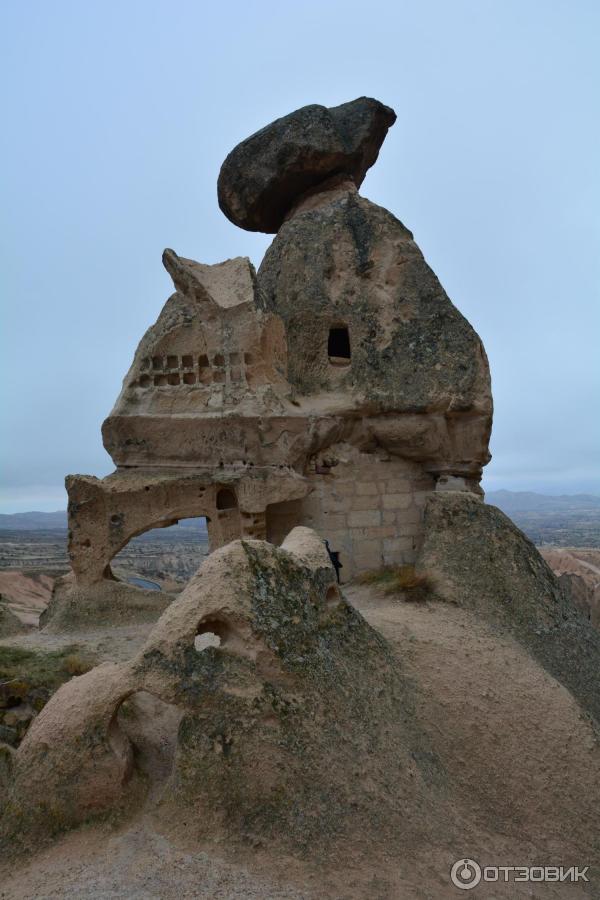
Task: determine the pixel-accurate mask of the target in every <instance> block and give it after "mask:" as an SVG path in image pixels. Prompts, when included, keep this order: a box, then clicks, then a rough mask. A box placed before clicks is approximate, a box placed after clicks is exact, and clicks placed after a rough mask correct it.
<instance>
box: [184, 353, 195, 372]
mask: <svg viewBox="0 0 600 900" xmlns="http://www.w3.org/2000/svg"><path fill="white" fill-rule="evenodd" d="M181 365H182V366H183V368H184V369H191V368H193V365H194V357H193V356H192V354H191V353H188V354H187V356H182V357H181Z"/></svg>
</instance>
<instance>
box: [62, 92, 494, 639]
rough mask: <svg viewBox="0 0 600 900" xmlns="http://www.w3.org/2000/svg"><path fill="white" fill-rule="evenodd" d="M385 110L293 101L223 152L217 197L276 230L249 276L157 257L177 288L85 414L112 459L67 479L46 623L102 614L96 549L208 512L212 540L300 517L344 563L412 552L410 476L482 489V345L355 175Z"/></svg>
mask: <svg viewBox="0 0 600 900" xmlns="http://www.w3.org/2000/svg"><path fill="white" fill-rule="evenodd" d="M394 120H395V114H394V112H393V111H392V110H391V109H389V108H388V107H386V106H384V105H383V104H381V103H379V102H378V101H376V100H372V99H369V98H364V97H362V98H359V99H358V100H354V101H352V102H350V103H345V104H342V105H341V106H338V107H333V108H331V109H327V108H326V107H323V106H308V107H304V108H302V109H300V110H297V111H296V112H293V113H291V114H290V115H289V116H286V117H284V118H283V119H280V120H278V121H277V122H274V123H272V124H271V125H268V126H267V127H266V128H263V129H262V130H261V131H259V132H257V133H256V134H255V135H252V136H251V137H250V138H248V139H247V140H245V141H243V142H242V143H241V144H240V145H239V146H238V147H236V148H235V149H234V150H233V151H232V152H231V153H230V154H229V156H228V157H227V159H226V161H225V163H224V164H223V168H222V170H221V174H220V177H219V199H220V203H221V206H222V208H223V209H224V211H225V212H226V214H227V215H229V217H230V218H231V219H232V220H233V221H235V222H238V223H239V224H241V225H242V226H243V227H246V228H251V229H252V228H264V229H265V230H267V231H268V230H277V229H278V233H277V235H276V237H275V239H274V240H273V243H272V245H271V247H270V248H269V250H268V251H267V253H266V255H265V258H264V260H263V262H262V265H261V266H260V269H259V272H258V274H257V273H256V272H255V271H254V268H253V266H252V265H251V264H250V262H249V260H247V259H241V258H235V259H230V260H227V261H225V262H222V263H218V264H216V265H203V264H201V263H198V262H195V261H194V260H191V259H186V258H184V257H180V256H178V255H177V254H176V253H175V252H174V251H173V250H166V251H165V253H164V255H163V262H164V265H165V267H166V269H167V271H168V272H169V274H170V275H171V277H172V279H173V283H174V286H175V292H174V293H173V294H172V295H171V297H169V299H168V300H167V302H166V304H165V306H164V308H163V310H162V312H161V313H160V315H159V317H158V320H157V321H156V323H155V324H154V325H152V326H151V327H150V328H149V329H148V330H147V332H146V334H145V335H144V337H143V338H142V340H141V342H140V344H139V346H138V348H137V351H136V353H135V357H134V359H133V363H132V365H131V367H130V369H129V372H128V373H127V375H126V377H125V380H124V383H123V389H122V391H121V393H120V395H119V397H118V399H117V402H116V404H115V406H114V408H113V410H112V412H111V414H110V415H109V416H108V418H107V419H106V421H105V422H104V425H103V428H102V436H103V441H104V446H105V448H106V450H107V451H108V452H109V454H110V455H111V457H112V459H113V462H114V463H115V465H116V466H117V469H116V471H115V472H114V473H113V474H111V475H109V476H107V477H106V478H104V479H101V480H100V479H92V478H90V477H88V476H84V475H77V476H70V477H69V478H68V479H67V490H68V493H69V501H70V502H69V555H70V558H71V564H72V569H73V573H74V576H75V579H74V581H73V580H70V581H68V580H67V581H64V582H63V583H62V585H59V589H58V590H57V592H56V593H55V597H54V600H53V603H52V604H51V606H50V609H49V610H48V614H47V617H46V619H47V620H48V621H49V620H50V619H52V618H54V617H56V616H59V617H63V618H64V615H67V616H68V617H69V618H73V619H75V618H81V620H82V621H84V620H85V621H87V622H88V623H89V622H90V621H91V620H90V613H91V614H92V615H93V612H94V610H98V611H100V609H101V608H102V609H103V610H104V612H103V613H102V616H101V617H100V618H102V617H103V616H104V614H105V612H106V611H109V612H110V610H111V608H113V607H114V606H115V601H116V600H117V599H118V598H117V592H116V591H115V588H114V582H112V581H111V569H110V563H111V560H112V559H113V558H114V556H115V555H116V554H117V553H119V552H120V551H121V550H122V549H123V548H124V547H125V545H126V544H127V542H128V541H129V540H131V538H132V537H135V536H136V535H138V534H141V533H142V532H144V531H147V530H149V529H151V528H153V527H157V526H163V525H168V524H172V523H173V522H176V521H178V520H179V519H181V518H182V517H195V516H204V517H206V520H207V527H208V537H209V543H210V549H211V550H214V549H216V548H217V547H220V546H222V545H224V544H226V543H227V542H228V541H231V540H234V539H236V538H247V537H249V538H259V539H263V538H266V539H267V540H269V541H271V542H272V543H274V544H279V543H281V541H282V540H283V539H284V538H285V536H286V535H287V534H288V533H289V531H290V530H291V529H292V528H293V527H295V526H297V525H305V526H308V527H311V528H314V529H315V530H317V532H318V533H319V534H320V535H321V537H322V538H323V539H324V540H325V539H326V540H328V541H329V542H330V546H331V549H332V551H335V552H337V553H339V559H340V562H341V565H342V576H343V577H344V578H350V577H352V576H353V575H354V574H355V573H356V572H361V571H365V570H367V569H374V568H378V567H380V566H389V565H392V566H393V565H404V564H412V563H413V562H414V560H415V556H416V553H417V551H418V548H419V545H420V541H421V536H422V527H423V520H422V510H423V504H424V500H425V496H426V494H427V493H428V492H430V491H434V490H438V491H448V490H458V491H461V490H469V491H472V492H475V493H479V494H481V490H480V488H479V481H480V479H481V473H482V468H483V466H484V465H486V463H487V462H488V461H489V459H490V454H489V450H488V444H489V437H490V430H491V425H492V397H491V388H490V375H489V368H488V362H487V358H486V355H485V351H484V349H483V346H482V344H481V341H480V339H479V337H478V336H477V334H476V333H475V331H474V330H473V328H472V327H471V326H470V325H469V323H468V322H467V321H466V319H465V318H464V317H463V316H462V315H461V314H460V313H459V312H458V310H457V309H456V308H455V307H454V306H453V304H452V303H451V301H450V300H449V298H448V297H447V295H446V293H445V292H444V290H443V288H442V286H441V285H440V283H439V281H438V280H437V278H436V276H435V275H434V273H433V272H432V270H431V269H430V268H429V266H428V265H427V263H426V262H425V260H424V259H423V256H422V254H421V252H420V250H419V248H418V247H417V245H416V243H415V241H414V240H413V236H412V234H411V233H410V231H409V230H408V229H407V228H405V226H404V225H403V224H402V223H401V222H400V221H399V220H398V219H397V218H395V216H393V215H392V214H391V213H390V212H388V211H387V210H385V209H383V208H381V207H379V206H377V205H375V204H374V203H370V202H369V201H368V200H366V199H365V198H363V197H360V196H359V194H358V190H357V188H358V186H359V185H360V183H361V182H362V179H363V178H364V175H365V172H366V171H367V169H368V167H369V166H370V165H372V164H373V162H374V161H375V159H376V158H377V153H378V151H379V148H380V146H381V143H382V141H383V140H384V138H385V135H386V132H387V130H388V128H389V126H390V125H391V124H392V123H393V122H394ZM103 592H104V593H105V594H106V603H103V602H100V596H101V594H102V593H103ZM128 594H129V591H128V592H127V593H123V591H121V590H120V589H119V591H118V596H123V597H124V598H125V597H126V596H127V595H128ZM86 597H88V598H89V602H88V603H87V604H86V600H85V598H86ZM139 601H140V604H139V605H140V608H139V611H138V612H136V616H137V615H140V616H141V615H145V613H144V612H143V607H144V605H145V600H144V598H143V597H142V596H141V595H140V597H139ZM154 603H155V601H152V604H154ZM75 604H76V605H77V606H79V607H81V608H82V610H81V612H82V616H81V617H79V616H74V615H73V611H74V605H75ZM86 605H87V606H89V607H90V610H84V609H83V607H84V606H86ZM63 614H64V615H63Z"/></svg>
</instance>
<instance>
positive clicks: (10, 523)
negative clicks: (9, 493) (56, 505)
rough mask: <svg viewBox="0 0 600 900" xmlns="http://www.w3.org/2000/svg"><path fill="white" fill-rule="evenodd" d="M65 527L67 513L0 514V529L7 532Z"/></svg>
mask: <svg viewBox="0 0 600 900" xmlns="http://www.w3.org/2000/svg"><path fill="white" fill-rule="evenodd" d="M66 527H67V511H66V510H65V509H59V510H57V512H24V513H12V514H10V515H7V514H5V513H0V528H4V529H7V530H9V531H52V530H55V529H57V528H61V529H62V528H64V529H66Z"/></svg>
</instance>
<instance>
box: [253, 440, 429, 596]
mask: <svg viewBox="0 0 600 900" xmlns="http://www.w3.org/2000/svg"><path fill="white" fill-rule="evenodd" d="M324 463H336V464H335V465H331V466H330V465H327V464H324ZM311 469H312V470H311V471H308V472H306V473H305V474H306V476H307V478H308V479H309V481H310V483H311V485H312V491H311V493H310V494H309V495H308V497H306V498H304V499H303V500H296V501H293V502H291V503H281V504H277V505H274V506H270V507H268V509H267V538H268V540H270V541H272V542H273V543H276V544H279V543H281V541H282V540H283V539H284V538H285V536H286V534H287V533H288V532H289V531H290V529H291V528H293V527H294V526H295V525H307V526H308V527H310V528H314V529H315V530H316V531H317V532H318V533H319V534H320V535H322V537H323V538H324V539H325V538H326V539H327V540H328V541H329V544H330V547H331V549H332V550H338V551H339V552H340V561H341V563H342V565H343V569H342V572H341V577H342V580H343V581H347V580H348V579H349V578H351V577H353V576H354V575H355V574H357V573H358V572H363V571H367V570H369V569H379V568H381V567H382V566H392V565H403V564H406V563H412V562H414V560H415V558H416V554H417V552H418V549H419V545H420V539H421V534H422V517H423V506H424V504H425V499H426V497H427V495H428V494H429V492H430V491H433V490H434V489H435V483H434V479H433V478H432V477H431V476H430V475H427V474H426V473H425V472H423V470H422V468H421V466H420V465H418V464H417V463H413V462H410V461H408V460H404V459H400V458H398V457H390V456H389V455H388V454H386V453H384V452H381V453H377V452H375V453H369V454H366V453H361V452H360V451H358V450H356V449H355V448H354V447H350V446H349V445H337V446H334V447H330V448H329V449H328V450H327V454H326V458H325V459H324V460H320V459H319V458H317V459H313V460H312V461H311Z"/></svg>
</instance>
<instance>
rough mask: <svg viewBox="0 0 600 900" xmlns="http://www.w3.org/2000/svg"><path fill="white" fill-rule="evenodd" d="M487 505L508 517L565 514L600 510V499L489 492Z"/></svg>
mask: <svg viewBox="0 0 600 900" xmlns="http://www.w3.org/2000/svg"><path fill="white" fill-rule="evenodd" d="M485 499H486V501H487V503H492V504H493V505H494V506H497V507H498V508H499V509H501V510H502V511H503V512H505V513H506V514H507V515H508V514H510V513H511V512H539V511H541V510H548V511H554V512H558V511H561V512H565V511H567V510H578V509H581V510H583V509H589V510H592V509H598V510H600V497H596V496H594V495H593V494H560V495H558V496H556V497H554V496H550V495H548V494H535V493H533V492H531V491H487V492H486V495H485Z"/></svg>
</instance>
